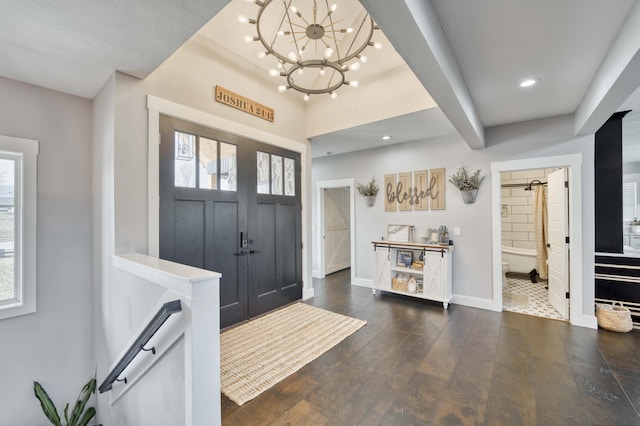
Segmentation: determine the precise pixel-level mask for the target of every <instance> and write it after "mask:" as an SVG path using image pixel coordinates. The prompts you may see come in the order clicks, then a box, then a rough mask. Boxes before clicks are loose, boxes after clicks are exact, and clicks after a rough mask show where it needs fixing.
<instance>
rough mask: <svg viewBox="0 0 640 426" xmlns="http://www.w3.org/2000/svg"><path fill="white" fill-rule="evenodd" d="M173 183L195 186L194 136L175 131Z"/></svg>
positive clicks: (187, 186) (188, 186)
mask: <svg viewBox="0 0 640 426" xmlns="http://www.w3.org/2000/svg"><path fill="white" fill-rule="evenodd" d="M175 143H176V147H175V159H174V160H175V161H174V166H175V168H174V184H175V186H181V187H185V188H195V187H196V157H195V146H196V137H195V136H194V135H190V134H187V133H182V132H175Z"/></svg>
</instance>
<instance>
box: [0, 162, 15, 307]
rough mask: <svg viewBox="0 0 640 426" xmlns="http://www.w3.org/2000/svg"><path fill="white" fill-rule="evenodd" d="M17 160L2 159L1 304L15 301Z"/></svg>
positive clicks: (0, 200) (0, 207)
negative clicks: (15, 187)
mask: <svg viewBox="0 0 640 426" xmlns="http://www.w3.org/2000/svg"><path fill="white" fill-rule="evenodd" d="M14 165H15V160H10V159H5V158H3V159H0V304H1V303H2V301H3V300H8V299H9V300H10V299H15V297H16V294H15V279H14V278H15V262H14V257H13V248H14V247H13V244H14V236H15V217H14V200H15V196H14V176H15V174H14Z"/></svg>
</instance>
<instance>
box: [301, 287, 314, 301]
mask: <svg viewBox="0 0 640 426" xmlns="http://www.w3.org/2000/svg"><path fill="white" fill-rule="evenodd" d="M314 294H315V292H314V290H313V288H303V289H302V300H307V299H311V298H312V297H313V296H314Z"/></svg>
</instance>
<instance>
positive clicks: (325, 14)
mask: <svg viewBox="0 0 640 426" xmlns="http://www.w3.org/2000/svg"><path fill="white" fill-rule="evenodd" d="M246 1H247V2H252V3H254V4H256V5H257V6H258V8H259V9H258V14H257V15H256V18H255V19H250V18H247V17H246V16H243V15H240V16H238V20H239V21H240V22H241V23H244V24H252V25H255V27H256V33H257V36H251V35H247V36H245V37H244V39H245V41H246V42H247V43H251V42H260V43H261V44H262V46H263V47H264V49H265V50H264V51H262V52H260V54H259V55H258V56H259V57H260V58H264V57H266V56H272V57H274V58H275V59H276V61H277V63H276V64H277V69H276V68H273V69H271V70H269V75H270V76H272V77H284V78H285V79H286V84H283V85H280V86H279V87H278V91H279V92H280V93H282V92H285V91H286V90H287V89H294V90H297V91H299V92H301V93H304V100H305V101H308V100H309V97H310V95H317V94H329V95H330V96H331V97H332V98H334V99H335V98H336V97H337V96H338V95H337V93H336V90H337V89H339V88H340V87H342V86H343V85H348V86H350V87H358V81H357V80H352V79H351V80H350V79H347V73H349V72H353V71H357V70H358V69H360V64H361V63H365V62H367V57H366V56H364V55H363V54H362V53H363V51H364V50H365V49H366V48H367V47H369V46H373V47H374V48H376V49H380V48H381V47H382V45H381V44H380V43H374V42H372V41H371V38H372V37H373V32H374V30H377V29H378V27H377V26H376V25H375V23H374V22H373V19H371V17H370V16H369V14H368V13H366V11H365V10H364V9H362V7H360V6H358V5H359V4H358V2H356V1H355V0H354V1H353V5H356V6H358V7H357V8H356V10H355V16H356V17H355V18H353V20H352V22H350V24H352V25H353V26H352V27H351V26H347V24H348V23H346V22H345V18H344V17H340V16H338V15H339V13H335V12H336V10H337V6H336V5H335V4H333V5H331V6H329V2H328V0H320V1H317V0H295V2H296V4H295V5H294V4H293V3H294V0H246ZM352 7H353V6H352V5H351V4H349V8H350V9H351V8H352ZM344 12H351V16H354V10H349V11H347V8H345V11H344Z"/></svg>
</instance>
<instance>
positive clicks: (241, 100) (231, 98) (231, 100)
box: [216, 86, 276, 122]
mask: <svg viewBox="0 0 640 426" xmlns="http://www.w3.org/2000/svg"><path fill="white" fill-rule="evenodd" d="M216 101H217V102H220V103H222V104H225V105H229V106H230V107H233V108H236V109H239V110H240V111H244V112H246V113H249V114H251V115H255V116H256V117H260V118H262V119H265V120H267V121H271V122H273V120H274V119H275V116H276V113H275V111H274V110H273V108H269V107H268V106H265V105H262V104H261V103H258V102H256V101H254V100H251V99H249V98H245V97H244V96H242V95H238V94H237V93H235V92H232V91H231V90H229V89H225V88H224V87H220V86H216Z"/></svg>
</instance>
